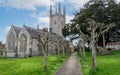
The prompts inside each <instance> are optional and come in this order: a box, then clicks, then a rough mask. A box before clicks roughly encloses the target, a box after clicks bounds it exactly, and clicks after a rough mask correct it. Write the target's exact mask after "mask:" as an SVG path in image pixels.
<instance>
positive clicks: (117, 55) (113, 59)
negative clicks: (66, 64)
mask: <svg viewBox="0 0 120 75" xmlns="http://www.w3.org/2000/svg"><path fill="white" fill-rule="evenodd" d="M113 52H114V55H104V56H99V55H98V56H97V69H96V71H93V70H91V62H92V60H91V53H90V52H88V53H86V54H87V60H86V61H84V60H83V59H81V58H80V56H78V59H79V60H80V62H81V66H82V71H83V74H84V75H120V51H113Z"/></svg>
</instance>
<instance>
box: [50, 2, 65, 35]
mask: <svg viewBox="0 0 120 75" xmlns="http://www.w3.org/2000/svg"><path fill="white" fill-rule="evenodd" d="M65 24H66V10H65V7H64V10H63V13H61V5H60V2H59V6H58V9H56V12H55V14H53V11H52V6H51V5H50V32H52V33H56V34H58V35H59V36H63V35H62V29H63V28H64V26H65Z"/></svg>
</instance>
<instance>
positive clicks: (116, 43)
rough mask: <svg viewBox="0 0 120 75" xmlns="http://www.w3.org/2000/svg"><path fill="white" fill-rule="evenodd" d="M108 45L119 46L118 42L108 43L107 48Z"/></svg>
mask: <svg viewBox="0 0 120 75" xmlns="http://www.w3.org/2000/svg"><path fill="white" fill-rule="evenodd" d="M109 45H120V42H110V43H107V46H109Z"/></svg>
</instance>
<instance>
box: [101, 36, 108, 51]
mask: <svg viewBox="0 0 120 75" xmlns="http://www.w3.org/2000/svg"><path fill="white" fill-rule="evenodd" d="M102 37H103V49H104V50H103V51H104V52H107V49H106V47H105V35H104V34H103V35H102Z"/></svg>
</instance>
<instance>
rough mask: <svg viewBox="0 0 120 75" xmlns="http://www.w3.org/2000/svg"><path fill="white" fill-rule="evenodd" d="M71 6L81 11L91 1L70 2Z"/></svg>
mask: <svg viewBox="0 0 120 75" xmlns="http://www.w3.org/2000/svg"><path fill="white" fill-rule="evenodd" d="M68 1H69V2H70V4H72V5H73V7H74V8H75V9H80V8H82V7H83V5H84V4H85V3H86V2H88V1H89V0H68Z"/></svg>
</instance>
